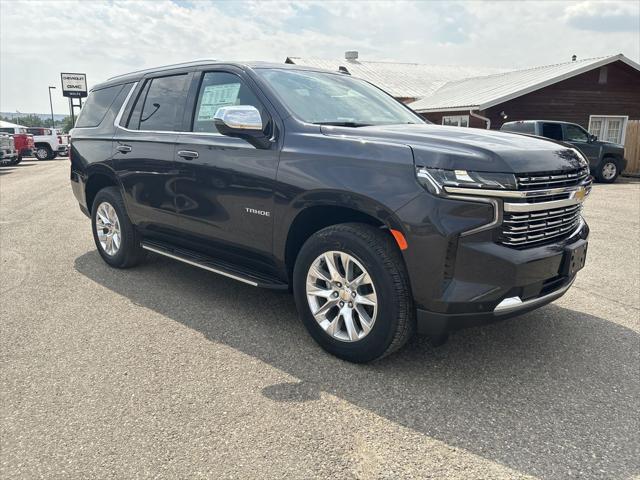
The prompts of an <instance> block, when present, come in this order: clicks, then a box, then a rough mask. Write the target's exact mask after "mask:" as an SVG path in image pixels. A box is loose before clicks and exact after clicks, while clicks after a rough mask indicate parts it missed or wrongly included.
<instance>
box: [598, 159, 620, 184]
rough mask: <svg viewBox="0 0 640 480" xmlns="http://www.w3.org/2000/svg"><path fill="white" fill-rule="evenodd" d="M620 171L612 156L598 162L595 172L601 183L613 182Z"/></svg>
mask: <svg viewBox="0 0 640 480" xmlns="http://www.w3.org/2000/svg"><path fill="white" fill-rule="evenodd" d="M619 174H620V171H619V169H618V164H617V163H616V162H615V160H613V159H612V158H605V159H603V160H602V162H601V163H600V166H599V167H598V171H597V172H596V178H597V179H598V181H599V182H602V183H613V182H615V181H616V178H618V175H619Z"/></svg>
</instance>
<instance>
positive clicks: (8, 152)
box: [2, 149, 18, 160]
mask: <svg viewBox="0 0 640 480" xmlns="http://www.w3.org/2000/svg"><path fill="white" fill-rule="evenodd" d="M17 156H18V151H17V150H15V149H3V150H2V160H6V159H8V158H14V157H17Z"/></svg>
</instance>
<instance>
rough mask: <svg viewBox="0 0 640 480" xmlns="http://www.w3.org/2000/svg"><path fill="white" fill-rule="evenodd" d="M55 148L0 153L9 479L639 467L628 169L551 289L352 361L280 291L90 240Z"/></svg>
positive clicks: (633, 191)
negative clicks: (482, 321) (122, 265)
mask: <svg viewBox="0 0 640 480" xmlns="http://www.w3.org/2000/svg"><path fill="white" fill-rule="evenodd" d="M68 177H69V166H68V161H67V160H65V159H61V160H55V161H50V162H35V161H25V162H23V164H21V165H19V166H17V167H3V168H0V226H1V227H0V252H1V262H2V263H1V277H0V278H1V282H0V293H1V297H0V315H1V317H0V318H1V320H0V322H1V331H0V333H1V335H0V347H1V351H0V353H1V356H2V362H1V365H0V368H1V370H0V371H1V374H0V395H1V404H0V415H1V418H2V421H1V431H0V432H1V449H0V461H1V462H0V463H1V466H0V476H1V477H2V478H34V477H55V478H107V477H111V478H132V477H136V478H138V477H140V478H144V477H167V478H171V477H180V478H242V479H249V478H300V479H302V478H304V479H309V478H328V477H332V478H338V479H349V478H362V479H368V478H390V479H398V478H438V479H439V478H459V479H471V478H483V479H487V478H496V479H497V478H530V477H534V478H535V477H537V478H553V479H557V478H607V479H610V478H630V477H635V476H636V475H640V448H639V444H640V441H639V436H638V432H639V431H640V425H639V420H638V412H639V411H640V409H639V407H640V405H639V403H640V400H639V399H640V355H639V353H640V336H639V333H640V320H639V311H640V294H639V292H640V246H639V242H640V226H639V223H640V183H639V182H637V181H631V180H628V179H623V180H622V181H621V182H620V183H617V184H615V185H596V186H595V188H594V191H593V194H592V196H591V198H590V199H589V201H588V203H587V206H586V217H587V220H588V221H589V223H590V225H591V228H592V236H591V243H590V246H589V256H588V260H587V266H586V268H585V269H584V270H583V271H582V272H581V273H580V275H579V277H578V280H577V281H576V283H575V286H574V287H573V288H572V289H571V290H570V291H569V293H567V295H565V296H564V297H563V298H562V299H560V300H558V301H557V302H555V303H554V304H552V305H549V306H546V307H544V308H542V309H540V310H538V311H535V312H532V313H529V314H527V315H524V316H522V317H520V318H515V319H511V320H508V321H505V322H503V323H500V324H495V325H491V326H489V327H485V328H478V329H470V330H466V331H464V332H459V333H458V334H456V335H453V336H452V338H451V340H450V341H449V343H448V344H446V345H445V346H443V347H440V348H437V349H433V348H431V347H430V346H429V345H427V343H426V342H425V341H424V340H416V341H414V342H413V343H412V344H411V345H409V346H408V347H407V348H405V349H404V350H403V351H401V352H400V353H398V354H396V355H394V356H392V357H390V358H387V359H384V360H382V361H380V362H377V363H373V364H370V365H365V366H357V365H351V364H348V363H345V362H342V361H340V360H337V359H335V358H333V357H331V356H329V355H327V354H325V353H323V351H322V350H320V348H319V347H317V346H316V345H315V344H314V343H313V341H312V340H311V339H310V337H309V336H308V335H307V334H306V333H305V331H304V330H303V327H302V325H301V324H300V323H299V321H298V320H297V317H296V311H295V307H294V304H293V299H292V297H291V296H290V295H288V294H282V293H273V292H270V291H263V290H257V289H253V288H251V287H249V286H246V285H244V284H241V283H237V282H234V281H232V280H229V279H226V278H223V277H220V276H216V275H214V274H211V273H208V272H205V271H202V270H199V269H196V268H192V267H189V266H186V265H182V264H179V263H177V262H173V261H171V260H168V259H164V258H159V257H152V258H150V259H149V261H148V262H147V263H145V264H144V265H142V266H140V267H138V268H135V269H131V270H127V271H119V270H114V269H111V268H109V267H107V266H106V265H105V264H104V263H103V262H102V261H101V259H100V257H99V256H98V254H97V253H96V251H95V248H94V245H93V239H92V236H91V232H90V223H89V220H88V219H87V218H86V217H84V216H83V215H82V214H81V212H80V211H79V209H78V207H77V204H76V201H75V199H74V198H73V195H72V193H71V189H70V186H69V180H68Z"/></svg>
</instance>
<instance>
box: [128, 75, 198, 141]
mask: <svg viewBox="0 0 640 480" xmlns="http://www.w3.org/2000/svg"><path fill="white" fill-rule="evenodd" d="M188 78H189V77H188V75H186V74H183V75H173V76H170V77H159V78H154V79H152V80H147V82H146V84H145V86H144V88H143V89H142V91H141V92H140V95H139V96H138V100H137V102H136V105H135V107H134V109H133V111H132V112H131V116H130V117H129V124H128V127H129V128H131V129H134V130H159V131H170V130H177V129H178V128H179V125H180V123H181V121H182V113H183V109H184V103H185V87H186V84H187V80H188Z"/></svg>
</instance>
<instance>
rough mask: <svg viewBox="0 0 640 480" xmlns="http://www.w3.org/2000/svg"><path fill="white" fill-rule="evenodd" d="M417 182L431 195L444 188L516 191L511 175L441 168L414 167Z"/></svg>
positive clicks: (514, 181) (514, 179) (438, 192)
mask: <svg viewBox="0 0 640 480" xmlns="http://www.w3.org/2000/svg"><path fill="white" fill-rule="evenodd" d="M416 176H417V177H418V181H419V182H420V183H421V184H422V185H423V186H424V187H426V188H427V190H429V191H430V192H431V193H433V194H436V195H441V194H442V192H443V190H445V187H461V188H477V189H485V190H516V189H517V188H518V186H517V183H516V177H515V175H513V174H512V173H494V172H470V171H468V170H444V169H442V168H428V167H416Z"/></svg>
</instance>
